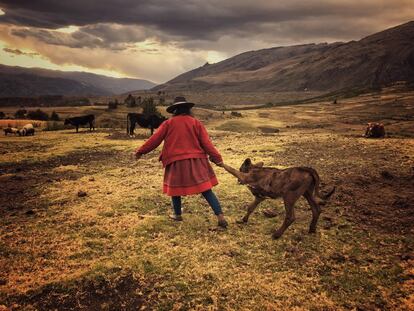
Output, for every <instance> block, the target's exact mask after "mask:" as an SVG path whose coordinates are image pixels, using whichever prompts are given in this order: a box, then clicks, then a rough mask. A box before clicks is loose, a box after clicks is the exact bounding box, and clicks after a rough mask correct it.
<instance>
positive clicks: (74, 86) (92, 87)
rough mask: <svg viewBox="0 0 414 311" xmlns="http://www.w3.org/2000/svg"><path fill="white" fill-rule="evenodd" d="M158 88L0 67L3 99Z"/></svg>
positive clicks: (143, 82) (135, 82)
mask: <svg viewBox="0 0 414 311" xmlns="http://www.w3.org/2000/svg"><path fill="white" fill-rule="evenodd" d="M154 86H155V83H153V82H151V81H147V80H142V79H132V78H112V77H107V76H103V75H97V74H93V73H87V72H65V71H58V70H47V69H41V68H24V67H13V66H6V65H0V97H20V96H40V95H65V96H79V95H114V94H122V93H126V92H129V91H133V90H145V89H150V88H151V87H154Z"/></svg>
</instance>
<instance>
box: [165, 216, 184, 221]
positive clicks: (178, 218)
mask: <svg viewBox="0 0 414 311" xmlns="http://www.w3.org/2000/svg"><path fill="white" fill-rule="evenodd" d="M168 217H169V218H170V219H172V220H175V221H183V217H182V216H181V215H175V214H172V215H170V216H168Z"/></svg>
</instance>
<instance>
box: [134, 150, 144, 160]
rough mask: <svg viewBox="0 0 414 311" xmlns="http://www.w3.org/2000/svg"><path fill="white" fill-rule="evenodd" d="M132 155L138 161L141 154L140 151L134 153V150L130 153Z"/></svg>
mask: <svg viewBox="0 0 414 311" xmlns="http://www.w3.org/2000/svg"><path fill="white" fill-rule="evenodd" d="M132 156H133V157H134V158H135V160H137V161H138V160H139V159H141V157H142V154H140V153H135V152H134V153H133V154H132Z"/></svg>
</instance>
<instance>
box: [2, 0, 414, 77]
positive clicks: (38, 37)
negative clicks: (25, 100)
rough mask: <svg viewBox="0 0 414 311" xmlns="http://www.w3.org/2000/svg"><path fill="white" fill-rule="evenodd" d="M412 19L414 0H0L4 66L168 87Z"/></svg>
mask: <svg viewBox="0 0 414 311" xmlns="http://www.w3.org/2000/svg"><path fill="white" fill-rule="evenodd" d="M410 20H414V0H307V1H298V0H277V1H276V0H274V1H271V0H255V1H245V0H192V1H183V0H169V1H168V0H165V1H163V0H148V1H146V0H70V1H60V0H0V63H2V64H7V65H19V66H26V67H44V68H51V69H60V70H77V71H90V72H95V73H101V74H106V75H111V76H116V77H124V76H125V77H137V78H143V79H149V80H152V81H154V82H157V83H161V82H165V81H167V80H169V79H171V78H173V77H174V76H176V75H177V74H180V73H182V72H184V71H187V70H190V69H193V68H195V67H198V66H201V65H203V64H204V63H205V62H206V61H208V62H210V63H214V62H217V61H220V60H223V59H225V58H228V57H230V56H233V55H235V54H238V53H241V52H244V51H248V50H255V49H261V48H267V47H273V46H281V45H292V44H303V43H312V42H334V41H348V40H358V39H360V38H362V37H364V36H366V35H369V34H371V33H374V32H377V31H380V30H383V29H386V28H389V27H393V26H396V25H399V24H401V23H404V22H408V21H410Z"/></svg>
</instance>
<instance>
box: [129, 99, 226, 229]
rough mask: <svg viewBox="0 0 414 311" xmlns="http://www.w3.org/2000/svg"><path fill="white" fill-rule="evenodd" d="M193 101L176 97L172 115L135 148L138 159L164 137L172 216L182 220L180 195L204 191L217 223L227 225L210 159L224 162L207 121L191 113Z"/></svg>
mask: <svg viewBox="0 0 414 311" xmlns="http://www.w3.org/2000/svg"><path fill="white" fill-rule="evenodd" d="M193 106H194V104H193V103H189V102H187V101H186V100H185V98H184V97H181V96H180V97H176V98H175V99H174V103H173V104H172V105H170V106H169V107H168V108H167V112H169V113H171V114H173V117H172V118H170V119H169V120H167V121H164V122H163V123H162V124H161V126H160V127H159V129H158V130H157V131H156V133H155V134H154V135H152V136H151V138H150V139H148V140H147V141H146V142H145V143H144V145H142V146H141V147H140V148H138V149H137V150H136V151H135V157H136V159H137V160H138V159H139V158H141V156H142V155H143V154H146V153H148V152H150V151H152V150H154V149H155V148H157V147H158V146H159V145H160V144H161V142H162V141H164V147H163V149H162V152H161V155H160V158H159V160H160V161H162V164H163V167H164V168H165V172H164V186H163V192H164V193H166V194H167V195H169V196H171V198H172V204H173V208H174V214H173V215H171V216H170V218H172V219H174V220H177V221H182V220H183V218H182V216H181V196H183V195H191V194H197V193H201V194H202V195H203V196H204V198H205V199H206V200H207V202H208V203H209V205H210V206H211V208H212V209H213V211H214V214H215V215H216V216H217V220H218V226H220V227H222V228H226V227H227V225H228V224H227V221H226V220H225V218H224V215H223V212H222V210H221V206H220V202H219V201H218V199H217V197H216V196H215V194H214V192H213V191H212V190H211V188H212V187H213V186H215V185H217V184H218V181H217V178H216V176H215V174H214V171H213V168H212V167H211V165H210V163H209V161H208V156H210V160H211V161H212V162H214V163H215V164H216V165H219V166H221V165H222V164H223V159H222V157H221V155H220V153H219V152H218V151H217V149H216V148H215V147H214V146H213V144H212V143H211V141H210V138H209V136H208V133H207V130H206V128H205V127H204V125H203V124H202V123H201V122H200V121H199V120H197V119H196V118H194V117H193V116H192V115H191V108H192V107H193Z"/></svg>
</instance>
